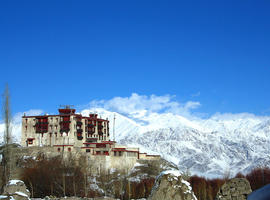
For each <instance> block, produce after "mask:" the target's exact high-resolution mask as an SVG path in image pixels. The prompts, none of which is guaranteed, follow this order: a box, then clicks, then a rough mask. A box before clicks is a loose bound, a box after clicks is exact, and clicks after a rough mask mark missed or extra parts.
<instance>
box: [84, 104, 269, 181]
mask: <svg viewBox="0 0 270 200" xmlns="http://www.w3.org/2000/svg"><path fill="white" fill-rule="evenodd" d="M92 111H95V112H97V113H99V114H101V116H102V117H108V118H109V120H110V122H111V129H112V125H113V124H112V122H113V117H114V115H115V116H116V120H115V134H116V140H117V141H118V142H120V143H122V144H126V145H132V146H139V147H140V148H141V150H143V151H147V152H148V153H157V154H160V155H162V156H163V157H164V158H165V159H167V160H169V161H172V162H174V163H175V164H177V165H178V166H179V167H180V169H182V170H189V171H190V172H192V173H194V174H199V175H204V176H207V177H215V176H224V174H228V173H231V175H234V174H236V173H237V172H243V173H247V172H249V171H250V170H251V169H253V168H254V167H257V166H264V165H269V164H270V117H258V116H254V115H251V114H237V115H214V116H212V117H211V118H208V119H193V120H189V119H186V118H184V117H182V116H179V115H175V114H172V113H163V114H158V113H147V111H141V112H140V113H131V114H130V115H128V116H123V115H120V114H118V113H113V112H109V111H106V110H104V109H95V110H92ZM89 112H91V111H90V110H84V111H82V113H83V114H88V113H89ZM111 133H112V130H111Z"/></svg>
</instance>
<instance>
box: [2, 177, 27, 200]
mask: <svg viewBox="0 0 270 200" xmlns="http://www.w3.org/2000/svg"><path fill="white" fill-rule="evenodd" d="M29 196H30V192H29V191H28V190H27V188H26V186H25V184H24V182H23V181H21V180H10V181H9V182H8V184H7V185H6V186H5V187H4V192H3V194H2V195H1V199H15V200H28V199H29Z"/></svg>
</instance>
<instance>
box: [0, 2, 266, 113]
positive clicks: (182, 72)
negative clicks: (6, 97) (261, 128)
mask: <svg viewBox="0 0 270 200" xmlns="http://www.w3.org/2000/svg"><path fill="white" fill-rule="evenodd" d="M0 67H1V78H0V91H3V90H4V85H5V83H9V86H10V92H11V97H12V110H13V112H14V113H15V112H19V111H21V112H22V111H26V110H29V109H43V110H46V111H48V112H55V111H56V108H57V107H58V105H59V104H74V105H82V104H86V103H88V102H90V101H91V100H94V99H99V100H100V99H111V98H113V97H115V96H121V97H126V96H130V95H131V93H133V92H136V93H138V94H141V95H151V94H155V95H165V94H170V95H176V97H175V98H176V99H177V101H180V102H185V101H189V100H191V101H199V102H200V103H201V104H202V106H201V108H200V112H206V113H210V114H211V113H215V112H232V113H237V112H251V113H255V114H259V115H261V114H267V115H269V114H270V100H269V97H270V1H268V0H262V1H249V0H245V1H244V0H243V1H235V0H232V1H228V0H226V1H225V0H224V1H217V0H214V1H156V0H155V1H145V0H143V1H140V0H134V1H111V0H109V1H103V0H101V1H75V0H74V1H67V0H64V1H57V0H54V1H49V0H46V1H45V0H43V1H42V0H40V1H37V0H35V1H27V0H25V1H20V0H19V1H13V0H2V1H0ZM196 94H200V95H196Z"/></svg>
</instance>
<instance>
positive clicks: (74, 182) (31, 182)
mask: <svg viewBox="0 0 270 200" xmlns="http://www.w3.org/2000/svg"><path fill="white" fill-rule="evenodd" d="M21 180H23V181H24V182H25V184H26V185H27V187H28V188H29V189H30V192H31V196H32V197H45V196H49V195H53V196H57V197H60V196H64V195H66V196H82V194H83V193H84V191H83V188H82V185H83V184H82V182H83V180H84V176H83V174H82V172H81V170H80V168H79V167H77V166H75V165H70V164H65V163H64V162H62V159H61V158H60V157H54V158H51V159H48V158H42V159H40V160H37V161H35V162H33V163H32V164H31V166H30V165H29V164H28V165H26V166H24V168H23V170H22V174H21Z"/></svg>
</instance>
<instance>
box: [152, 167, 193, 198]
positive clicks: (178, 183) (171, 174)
mask: <svg viewBox="0 0 270 200" xmlns="http://www.w3.org/2000/svg"><path fill="white" fill-rule="evenodd" d="M164 199H166V200H197V198H196V196H195V195H194V193H193V191H192V188H191V186H190V184H189V182H187V181H185V180H184V179H183V177H182V175H181V173H179V171H173V170H170V171H165V172H162V173H161V174H160V175H159V176H158V177H157V179H156V181H155V185H154V187H153V189H152V191H151V194H150V196H149V197H148V200H164Z"/></svg>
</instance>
